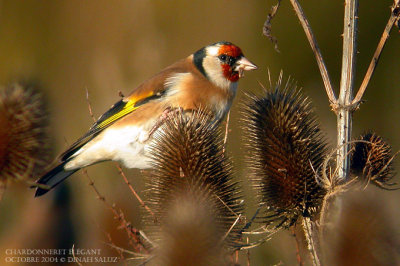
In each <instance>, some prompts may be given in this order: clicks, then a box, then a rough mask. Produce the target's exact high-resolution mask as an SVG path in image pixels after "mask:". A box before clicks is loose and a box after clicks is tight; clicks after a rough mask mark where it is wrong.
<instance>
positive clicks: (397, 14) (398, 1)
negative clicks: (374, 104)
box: [352, 0, 400, 106]
mask: <svg viewBox="0 0 400 266" xmlns="http://www.w3.org/2000/svg"><path fill="white" fill-rule="evenodd" d="M399 9H400V0H395V3H394V4H393V7H392V12H391V15H390V18H389V20H388V22H387V24H386V27H385V30H384V31H383V33H382V36H381V39H380V41H379V43H378V46H377V47H376V50H375V53H374V56H373V57H372V60H371V63H370V64H369V67H368V70H367V73H366V74H365V77H364V80H363V82H362V83H361V86H360V88H359V89H358V92H357V95H356V96H355V97H354V100H353V102H352V104H353V105H354V106H357V105H358V104H359V103H360V101H361V99H362V97H363V95H364V93H365V90H366V89H367V86H368V84H369V82H370V80H371V77H372V75H373V74H374V72H375V68H376V66H377V65H378V61H379V57H380V56H381V53H382V50H383V48H384V47H385V44H386V41H387V39H388V38H389V34H390V31H391V30H392V28H393V25H394V23H396V21H397V20H398V19H399V18H400V10H399Z"/></svg>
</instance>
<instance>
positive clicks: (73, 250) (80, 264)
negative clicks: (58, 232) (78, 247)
mask: <svg viewBox="0 0 400 266" xmlns="http://www.w3.org/2000/svg"><path fill="white" fill-rule="evenodd" d="M72 256H73V258H74V261H75V262H76V264H78V265H79V266H82V263H80V262H79V261H78V260H77V259H76V256H75V244H73V245H72Z"/></svg>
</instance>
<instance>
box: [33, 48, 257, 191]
mask: <svg viewBox="0 0 400 266" xmlns="http://www.w3.org/2000/svg"><path fill="white" fill-rule="evenodd" d="M255 69H257V66H256V65H255V64H254V63H252V62H251V61H250V60H248V59H247V58H246V57H245V56H244V55H243V52H242V50H241V49H240V48H239V47H238V46H236V45H234V44H233V43H231V42H226V41H221V42H216V43H213V44H210V45H207V46H205V47H203V48H201V49H199V50H197V51H196V52H195V53H193V54H191V55H189V56H188V57H186V58H183V59H181V60H179V61H177V62H175V63H173V64H172V65H170V66H168V67H166V68H165V69H163V70H161V71H160V72H159V73H158V74H155V75H154V76H153V77H151V78H149V79H148V80H146V81H144V82H143V83H142V84H141V85H139V86H138V87H136V88H135V89H133V91H132V92H131V93H130V94H129V95H127V96H124V97H123V98H122V99H120V100H119V101H118V102H117V103H115V104H114V105H113V106H111V108H110V109H109V110H108V111H107V112H105V113H104V114H103V115H101V116H100V117H99V119H98V120H97V121H96V122H95V123H94V124H93V125H92V126H91V127H90V129H89V130H88V131H87V133H86V134H84V135H83V136H82V137H81V138H79V139H78V140H77V141H76V142H75V143H73V144H72V145H71V146H70V147H69V148H68V149H67V150H66V151H65V152H63V153H62V154H61V155H60V156H59V157H58V159H57V160H56V161H55V163H53V164H52V165H53V167H50V170H49V171H47V172H46V173H45V174H44V175H43V176H42V177H40V178H39V179H38V180H37V181H36V183H37V184H38V185H37V187H36V192H35V197H38V196H42V195H44V194H45V193H47V192H48V191H49V190H51V189H52V188H54V187H55V186H57V185H58V184H59V183H61V182H62V181H63V180H65V179H66V178H67V177H69V176H70V175H72V174H73V173H75V172H76V171H78V170H80V169H82V168H84V167H87V166H90V165H93V164H95V163H98V162H103V161H117V162H120V163H122V164H123V165H124V166H125V167H127V168H138V169H148V168H150V167H151V163H150V158H149V157H148V156H147V155H148V154H147V152H146V150H147V148H146V147H148V145H149V144H150V143H151V139H152V136H153V133H154V132H155V131H157V130H158V129H159V128H160V125H161V124H162V122H163V120H165V117H166V116H167V114H168V113H170V112H172V111H173V110H182V111H183V112H184V111H196V110H199V109H200V108H201V109H204V110H207V111H208V112H210V113H211V114H212V115H213V117H214V119H215V121H217V123H218V121H221V120H223V118H224V117H225V116H226V114H227V113H228V111H229V109H230V107H231V105H232V101H233V99H234V97H235V95H236V91H237V87H238V80H239V79H240V78H242V77H243V75H244V71H249V70H255ZM54 165H55V166H54Z"/></svg>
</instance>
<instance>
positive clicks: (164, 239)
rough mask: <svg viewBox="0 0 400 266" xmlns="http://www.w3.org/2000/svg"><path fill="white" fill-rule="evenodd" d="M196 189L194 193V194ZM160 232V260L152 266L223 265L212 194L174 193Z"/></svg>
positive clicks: (203, 192)
mask: <svg viewBox="0 0 400 266" xmlns="http://www.w3.org/2000/svg"><path fill="white" fill-rule="evenodd" d="M193 189H194V190H193ZM171 193H174V194H175V195H174V199H173V200H171V201H169V202H168V204H167V206H166V210H167V211H168V212H167V213H166V217H164V218H163V222H162V225H161V228H160V231H159V237H160V240H159V244H158V248H157V249H156V250H155V251H154V253H155V254H156V257H155V258H154V260H151V261H150V264H149V265H157V266H158V265H204V266H206V265H215V266H216V265H223V259H224V257H223V254H224V251H223V249H222V241H221V239H222V237H223V231H221V228H218V227H217V225H218V218H217V217H218V213H217V212H216V210H217V208H218V207H217V206H215V202H214V200H213V195H210V193H209V191H206V190H203V189H202V188H200V190H196V187H195V188H191V189H187V190H186V189H182V191H181V192H177V191H173V192H171Z"/></svg>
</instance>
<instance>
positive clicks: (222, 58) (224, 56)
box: [219, 54, 226, 62]
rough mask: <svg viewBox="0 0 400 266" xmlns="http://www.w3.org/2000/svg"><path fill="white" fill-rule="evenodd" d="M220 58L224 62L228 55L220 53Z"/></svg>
mask: <svg viewBox="0 0 400 266" xmlns="http://www.w3.org/2000/svg"><path fill="white" fill-rule="evenodd" d="M219 59H220V60H221V61H222V62H225V60H226V55H224V54H222V55H220V56H219Z"/></svg>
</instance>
